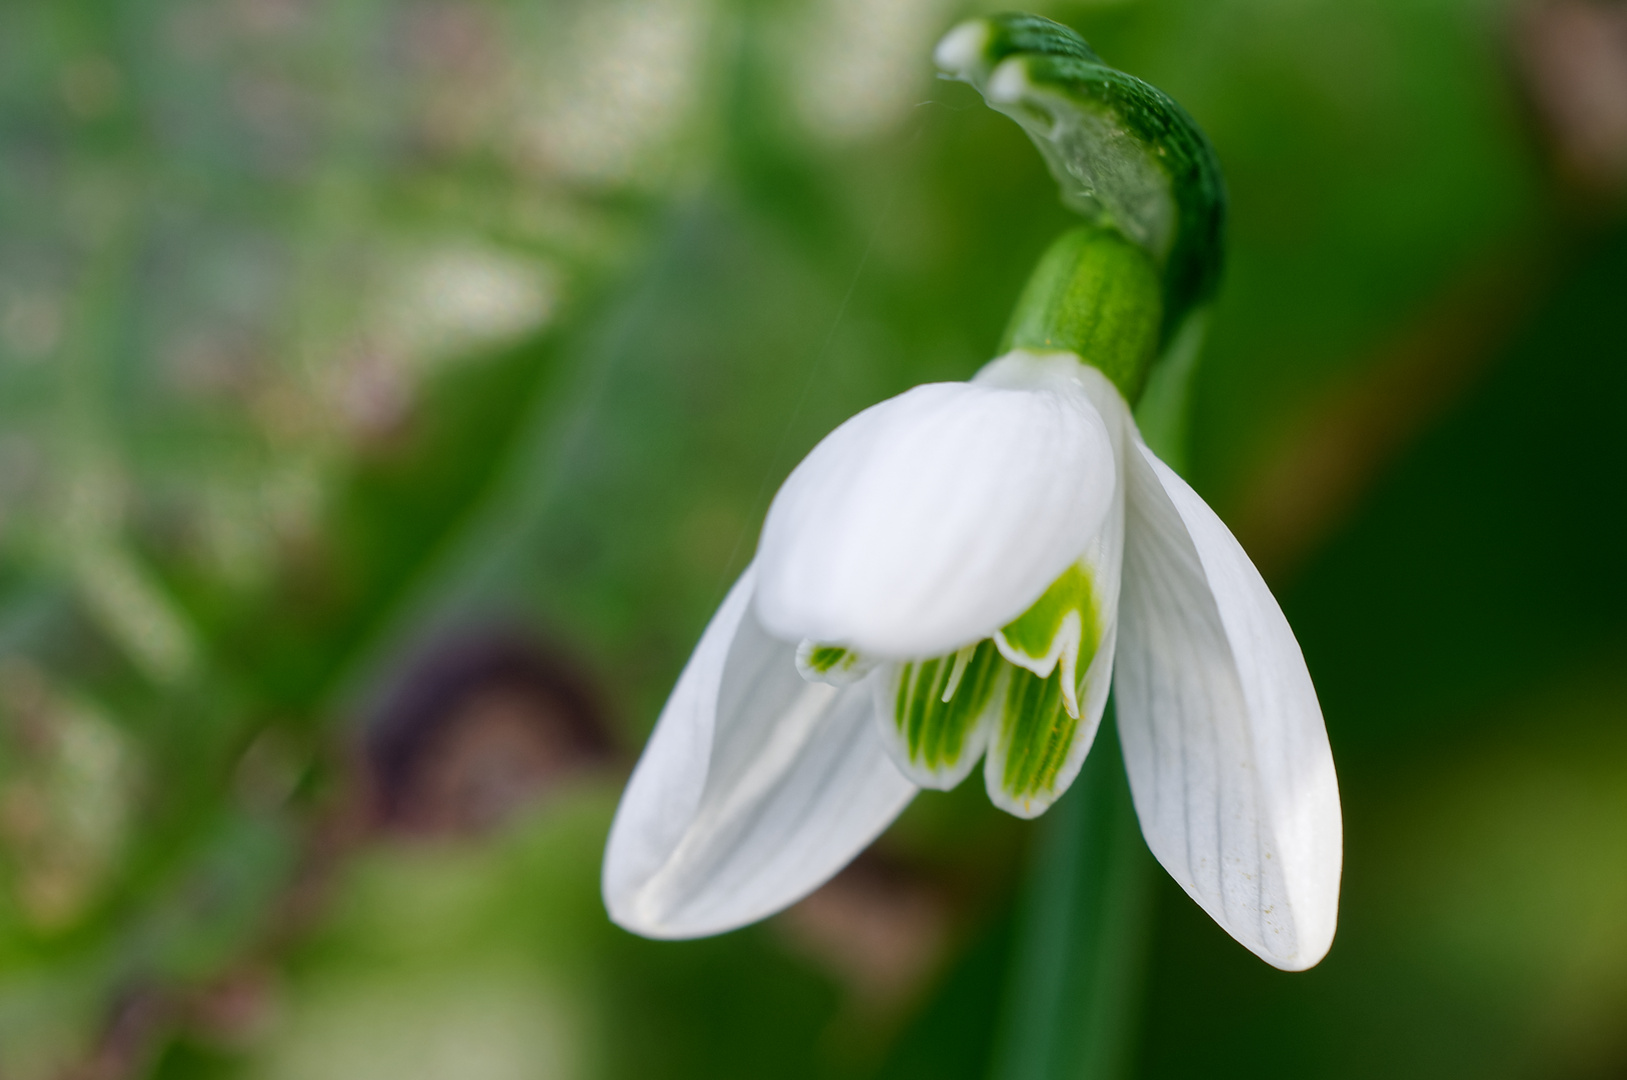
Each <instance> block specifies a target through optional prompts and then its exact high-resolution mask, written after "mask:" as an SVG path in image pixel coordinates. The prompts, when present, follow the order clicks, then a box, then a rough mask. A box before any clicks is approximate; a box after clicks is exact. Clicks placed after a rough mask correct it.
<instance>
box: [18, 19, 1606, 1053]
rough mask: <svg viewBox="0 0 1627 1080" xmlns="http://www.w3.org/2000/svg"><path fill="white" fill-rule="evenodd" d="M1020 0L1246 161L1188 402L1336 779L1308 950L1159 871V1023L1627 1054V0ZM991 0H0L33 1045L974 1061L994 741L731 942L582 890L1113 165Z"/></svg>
mask: <svg viewBox="0 0 1627 1080" xmlns="http://www.w3.org/2000/svg"><path fill="white" fill-rule="evenodd" d="M1034 6H1035V8H1036V9H1037V10H1039V11H1040V12H1041V13H1042V14H1045V15H1048V16H1051V17H1053V18H1057V19H1059V20H1062V21H1065V22H1068V23H1069V24H1071V25H1073V26H1075V27H1077V28H1078V29H1080V30H1081V31H1082V32H1083V33H1084V34H1085V35H1086V36H1087V37H1088V38H1089V39H1090V40H1091V42H1092V44H1093V46H1094V47H1095V48H1096V49H1097V51H1098V52H1100V53H1101V54H1102V56H1103V57H1104V58H1106V59H1107V60H1108V61H1109V62H1110V63H1112V64H1114V65H1115V66H1118V67H1121V68H1123V69H1124V70H1127V71H1130V72H1133V73H1135V74H1137V75H1139V76H1141V77H1143V78H1146V79H1147V80H1149V81H1151V82H1153V83H1155V84H1157V85H1158V86H1160V87H1163V88H1164V89H1166V90H1168V91H1169V92H1170V93H1171V94H1172V95H1174V96H1175V97H1176V98H1177V99H1178V100H1180V101H1181V102H1182V103H1183V104H1184V105H1185V106H1186V107H1187V109H1188V110H1189V111H1190V112H1191V113H1192V114H1193V115H1194V116H1195V117H1196V118H1197V120H1198V121H1199V123H1200V124H1202V125H1203V127H1204V128H1205V130H1206V131H1207V132H1208V133H1209V135H1210V137H1211V138H1212V140H1213V142H1214V143H1215V145H1216V147H1217V149H1218V151H1219V154H1220V157H1221V159H1222V162H1223V164H1224V166H1225V168H1226V172H1227V177H1228V182H1229V185H1230V192H1231V198H1232V208H1233V213H1232V222H1231V231H1230V244H1229V263H1228V270H1227V275H1226V280H1225V282H1224V285H1223V288H1222V292H1221V296H1220V300H1219V303H1218V304H1217V305H1216V307H1215V309H1214V311H1213V314H1212V317H1211V321H1210V325H1209V330H1210V333H1209V340H1208V345H1207V348H1206V351H1205V354H1204V358H1203V361H1202V366H1201V368H1200V369H1199V372H1198V375H1197V379H1196V383H1195V386H1194V390H1193V396H1192V404H1191V415H1190V421H1191V425H1192V426H1191V437H1190V442H1189V451H1188V455H1187V456H1188V460H1189V467H1190V472H1191V475H1192V478H1193V480H1194V482H1195V483H1196V484H1197V485H1198V486H1199V487H1200V488H1201V489H1202V490H1203V491H1204V493H1205V494H1206V495H1207V496H1209V497H1210V498H1211V499H1212V501H1213V502H1214V504H1215V505H1216V506H1217V507H1218V508H1219V509H1220V510H1221V512H1222V513H1223V515H1224V516H1226V517H1227V519H1228V520H1229V521H1231V522H1232V523H1233V525H1234V527H1235V528H1236V530H1237V532H1238V534H1239V536H1240V538H1241V539H1242V540H1243V542H1244V543H1245V545H1246V546H1248V547H1249V549H1250V550H1251V552H1253V553H1254V554H1255V556H1256V558H1257V559H1258V561H1259V562H1260V564H1261V566H1262V568H1263V569H1264V570H1265V571H1266V573H1267V576H1268V577H1269V578H1270V579H1271V580H1272V583H1273V585H1274V587H1276V588H1277V589H1278V592H1279V595H1280V596H1281V597H1282V599H1283V602H1284V606H1285V608H1286V610H1287V612H1288V614H1289V617H1290V619H1291V620H1292V621H1293V623H1294V625H1295V627H1296V629H1297V631H1298V633H1299V636H1300V640H1301V643H1302V645H1303V647H1304V649H1305V652H1306V656H1307V660H1308V661H1309V664H1310V667H1311V670H1312V673H1313V675H1314V676H1315V677H1316V678H1317V681H1318V686H1319V689H1320V692H1321V695H1322V700H1323V704H1324V708H1325V711H1326V713H1327V719H1328V724H1329V730H1330V733H1331V736H1332V739H1333V744H1334V750H1335V754H1336V757H1337V759H1338V762H1339V767H1340V777H1341V784H1342V789H1343V792H1344V799H1345V813H1346V827H1347V836H1348V839H1347V864H1346V888H1345V894H1344V910H1343V918H1342V926H1341V931H1340V939H1339V941H1338V942H1336V944H1335V946H1334V949H1333V952H1332V953H1331V954H1330V956H1329V957H1328V959H1327V960H1326V961H1325V962H1324V963H1323V965H1322V966H1320V967H1319V968H1318V969H1316V970H1315V971H1313V972H1311V973H1309V974H1307V975H1302V976H1285V975H1282V974H1280V973H1277V972H1275V971H1271V970H1268V969H1266V968H1265V967H1263V966H1262V965H1259V964H1258V962H1256V961H1254V960H1253V959H1252V958H1251V957H1249V956H1248V955H1247V954H1246V953H1244V952H1243V951H1242V950H1240V949H1238V948H1237V947H1236V946H1235V945H1233V944H1232V943H1231V942H1230V941H1229V940H1228V939H1226V938H1225V936H1224V934H1223V933H1221V932H1220V931H1219V930H1217V929H1216V928H1215V927H1213V926H1212V925H1210V924H1209V923H1208V922H1207V921H1206V920H1205V919H1204V918H1203V916H1202V915H1201V913H1200V912H1198V911H1197V909H1196V908H1195V907H1193V906H1192V905H1190V904H1189V903H1186V902H1184V901H1183V900H1182V898H1181V897H1180V896H1179V893H1178V890H1176V889H1175V888H1174V887H1173V886H1170V885H1168V883H1163V884H1161V885H1160V886H1159V887H1158V896H1157V900H1156V910H1155V915H1154V923H1155V928H1154V931H1153V934H1152V938H1153V941H1154V945H1153V951H1152V955H1151V956H1150V957H1149V959H1148V962H1147V967H1146V974H1145V979H1144V983H1143V985H1142V986H1141V987H1140V988H1139V989H1137V990H1132V991H1131V992H1133V993H1137V994H1138V995H1139V997H1138V1001H1139V1005H1138V1007H1137V1008H1136V1009H1135V1010H1132V1011H1133V1013H1134V1015H1136V1016H1137V1017H1138V1019H1137V1023H1138V1024H1139V1025H1140V1029H1141V1032H1140V1035H1139V1036H1138V1038H1137V1039H1136V1040H1135V1043H1136V1047H1137V1049H1136V1051H1135V1061H1134V1068H1133V1071H1135V1072H1136V1073H1137V1074H1138V1075H1145V1076H1149V1077H1150V1076H1172V1077H1173V1076H1182V1077H1185V1076H1193V1075H1204V1076H1218V1075H1226V1074H1229V1073H1232V1072H1238V1073H1247V1074H1249V1075H1255V1076H1258V1075H1262V1074H1263V1075H1270V1076H1284V1077H1287V1076H1306V1075H1317V1076H1351V1077H1357V1076H1362V1077H1365V1076H1373V1075H1386V1076H1417V1077H1452V1076H1465V1077H1469V1076H1472V1077H1477V1078H1483V1077H1504V1076H1506V1077H1520V1076H1528V1075H1545V1076H1561V1077H1578V1078H1580V1077H1593V1076H1607V1075H1615V1074H1617V1073H1619V1072H1620V1071H1621V1070H1622V1069H1623V1068H1627V1039H1624V1037H1623V1034H1622V1033H1623V1032H1624V1031H1627V930H1624V928H1627V921H1624V920H1623V919H1622V918H1621V916H1620V912H1622V911H1623V910H1627V734H1624V733H1627V725H1624V721H1627V685H1624V683H1623V681H1622V679H1621V676H1620V671H1621V670H1622V669H1623V659H1624V657H1627V614H1624V613H1627V575H1624V574H1623V573H1622V570H1621V565H1620V563H1621V560H1620V547H1621V537H1622V535H1623V533H1624V529H1627V511H1624V497H1623V495H1622V486H1621V477H1622V476H1623V475H1624V474H1627V442H1624V440H1623V436H1622V434H1621V431H1622V427H1621V424H1620V423H1619V419H1618V418H1617V415H1616V414H1617V412H1618V411H1619V403H1620V402H1622V401H1623V400H1627V346H1624V345H1623V339H1622V334H1621V329H1620V312H1621V307H1622V302H1623V297H1627V232H1624V231H1623V227H1622V218H1621V214H1620V209H1621V206H1622V202H1621V192H1622V185H1623V183H1624V182H1627V119H1624V118H1623V115H1622V112H1621V109H1620V104H1619V103H1620V102H1621V101H1627V13H1624V9H1623V8H1622V7H1621V5H1620V4H1619V3H1604V2H1602V0H1600V2H1595V3H1588V2H1583V0H1551V2H1537V0H1533V2H1530V3H1523V2H1521V3H1516V2H1515V0H1434V2H1427V3H1426V2H1423V0H1374V2H1371V3H1363V4H1348V3H1336V2H1333V0H1308V2H1306V3H1301V4H1297V5H1285V4H1282V3H1276V2H1271V0H1219V2H1214V0H1204V2H1199V0H1127V2H1123V3H1116V4H1085V5H1070V4H1036V5H1034ZM967 11H968V9H967V8H966V7H965V6H963V5H957V4H951V3H948V2H947V0H897V2H892V3H886V4H871V3H864V2H862V0H796V2H792V0H785V2H782V3H769V2H764V0H606V2H589V0H578V2H575V3H572V2H568V0H533V2H525V3H521V2H517V0H413V2H405V3H380V2H377V0H352V2H343V3H317V2H314V0H225V2H205V0H98V2H94V3H93V2H89V0H83V2H64V0H8V2H7V3H6V4H5V5H3V6H0V654H3V657H0V1077H4V1078H6V1080H43V1078H56V1077H96V1078H103V1077H108V1078H111V1077H134V1076H149V1075H150V1076H158V1077H165V1078H177V1080H178V1078H182V1077H245V1078H266V1080H273V1078H300V1080H322V1078H324V1077H328V1076H333V1077H339V1076H344V1077H347V1078H366V1077H371V1076H380V1077H382V1076H390V1077H392V1078H409V1080H413V1078H425V1080H429V1078H442V1077H458V1078H460V1080H463V1078H470V1080H486V1078H491V1080H507V1078H516V1080H518V1078H522V1077H598V1076H606V1077H621V1076H627V1077H640V1078H646V1077H674V1078H676V1077H689V1076H697V1077H698V1076H705V1077H742V1078H745V1077H764V1076H774V1077H799V1076H808V1077H848V1076H851V1077H870V1076H875V1077H887V1078H905V1077H916V1076H932V1077H934V1078H940V1080H946V1078H950V1077H962V1076H964V1077H980V1076H983V1075H985V1074H986V1072H987V1068H988V1061H989V1059H990V1054H991V1048H992V1047H993V1046H994V1045H995V1044H996V1041H997V1038H998V1033H997V1031H996V1030H995V1024H996V1017H997V1015H998V1009H999V1000H1000V996H1001V992H1002V989H1003V987H1004V986H1005V984H1006V981H1007V979H1008V978H1009V977H1010V974H1009V973H1010V970H1011V969H1010V963H1009V951H1010V950H1009V943H1010V940H1011V936H1012V935H1011V931H1010V923H1011V918H1012V916H1011V914H1010V911H1011V906H1012V896H1013V892H1014V889H1015V883H1016V882H1017V881H1018V879H1019V877H1020V873H1019V869H1020V865H1021V862H1022V854H1023V850H1024V848H1025V846H1026V843H1027V839H1028V836H1029V829H1028V827H1026V826H1023V825H1021V824H1020V823H1017V822H1015V821H1012V820H1008V819H1004V818H1002V817H1000V816H999V815H997V814H996V813H995V812H993V811H990V810H988V809H987V807H986V806H985V805H984V804H983V801H982V800H981V798H980V797H966V796H967V793H965V792H961V793H955V794H951V795H949V796H938V795H926V796H923V797H922V798H921V799H919V800H918V802H917V805H916V806H915V807H914V808H912V810H911V811H910V812H909V814H907V815H906V817H905V818H904V819H903V820H902V821H901V822H900V823H899V825H898V826H897V827H896V828H895V829H894V830H893V831H892V832H891V833H890V834H889V835H888V836H887V837H886V838H884V840H883V841H882V843H881V844H880V845H879V847H878V851H877V853H876V854H875V855H873V856H867V857H866V858H865V859H863V860H861V862H860V863H859V864H857V865H856V867H855V868H854V869H853V870H852V871H850V872H848V873H847V874H845V875H844V876H843V877H842V878H840V879H838V881H837V882H835V883H833V884H832V885H831V886H830V887H828V888H827V889H825V890H823V891H821V892H820V893H819V894H817V895H816V896H815V897H813V898H811V899H810V900H809V901H807V902H806V903H805V904H803V905H801V906H799V907H798V908H796V909H794V910H793V911H791V912H789V913H787V915H785V916H783V917H781V918H779V919H776V920H773V921H771V922H770V923H768V924H767V925H765V926H762V927H757V928H753V929H750V930H747V931H742V932H740V933H737V934H734V935H730V936H727V937H724V938H721V939H716V940H711V941H704V942H695V943H683V944H657V943H651V942H644V941H640V940H637V939H634V938H631V937H629V936H628V935H625V934H623V933H621V932H620V931H617V930H615V929H613V928H611V927H610V926H609V925H608V923H607V922H606V921H605V919H604V916H603V913H602V910H601V908H600V906H599V902H598V897H597V863H598V857H599V850H600V844H601V843H602V838H603V834H604V831H605V829H606V827H607V824H608V820H609V814H610V812H611V809H612V807H613V804H614V796H615V793H616V791H617V789H618V787H619V782H620V778H621V776H622V775H624V769H625V766H626V763H627V762H628V761H630V760H631V755H632V754H633V753H634V752H635V751H636V749H637V747H638V745H639V742H640V739H641V737H642V735H643V733H644V732H646V731H647V730H648V727H649V725H650V724H651V723H652V722H653V718H654V715H655V713H656V711H657V709H658V708H659V705H660V702H661V700H662V699H663V697H664V694H665V692H666V690H667V689H668V687H669V686H670V685H671V682H672V680H673V678H674V677H675V675H676V673H677V671H678V669H679V667H680V666H681V664H682V662H683V659H684V657H685V656H686V655H687V652H688V649H689V647H690V645H691V644H692V643H693V641H694V639H695V638H696V636H697V635H698V633H699V630H700V628H701V626H702V625H703V624H704V621H705V619H706V617H707V615H708V614H709V613H710V610H711V609H712V607H713V606H715V604H716V603H717V601H718V600H719V599H720V598H721V596H722V594H723V592H724V590H725V588H726V586H727V584H728V582H729V581H730V580H731V578H732V575H734V574H735V573H737V572H738V571H739V570H740V568H741V567H742V566H743V565H744V564H745V561H746V560H747V559H748V558H749V555H750V551H751V549H752V545H753V543H754V538H755V529H756V527H757V525H758V524H759V521H760V518H761V515H762V513H763V511H764V509H765V508H766V503H767V498H768V496H769V495H770V494H771V493H772V491H773V490H774V488H775V486H776V485H777V484H778V483H779V481H780V480H781V479H782V478H783V476H784V475H785V473H786V472H788V471H789V469H790V467H791V466H792V465H793V464H794V463H795V461H796V460H797V459H798V458H799V457H800V456H801V454H802V453H804V452H805V451H806V450H807V449H808V448H809V447H810V446H811V445H812V444H813V443H814V442H815V441H816V440H817V439H818V438H819V436H820V435H821V434H823V433H824V432H825V431H827V430H828V429H829V428H831V427H832V426H834V425H835V424H836V423H837V422H839V421H840V420H841V419H842V418H844V417H845V416H847V415H849V414H851V413H852V412H854V411H856V410H858V409H860V408H862V407H864V406H866V405H868V404H870V403H872V402H874V401H876V400H879V399H881V398H882V397H885V396H887V395H890V394H893V393H896V392H899V391H901V390H903V389H905V388H906V387H908V386H910V385H912V384H914V383H917V382H922V381H927V380H932V379H945V378H963V377H965V376H967V375H969V374H970V373H971V372H972V371H974V370H975V369H976V367H977V366H978V365H979V364H980V363H982V362H983V361H984V360H986V359H988V358H989V355H988V354H989V351H990V350H991V349H992V348H993V346H994V343H995V342H996V340H997V339H998V335H999V331H1000V328H1001V326H1002V324H1003V322H1004V320H1005V317H1006V315H1007V313H1008V311H1009V306H1010V304H1011V302H1012V301H1013V299H1014V298H1015V296H1016V293H1017V290H1018V289H1019V288H1020V286H1021V283H1022V281H1023V279H1024V277H1025V275H1026V272H1027V270H1028V268H1029V267H1030V266H1031V265H1032V262H1033V260H1034V259H1035V258H1036V257H1037V255H1038V254H1039V252H1040V251H1041V250H1042V249H1043V247H1044V245H1045V244H1046V242H1047V241H1048V240H1049V239H1050V238H1051V237H1052V236H1053V235H1054V234H1055V233H1056V232H1057V231H1058V230H1059V229H1060V228H1062V227H1064V226H1065V225H1066V224H1067V223H1068V222H1069V218H1068V215H1067V214H1066V213H1065V211H1063V210H1062V209H1061V207H1060V206H1059V205H1058V203H1057V199H1056V194H1055V190H1054V187H1053V186H1052V184H1051V181H1050V180H1049V178H1048V177H1047V176H1046V175H1045V172H1044V168H1043V165H1042V164H1041V162H1040V161H1039V159H1038V157H1037V155H1036V154H1035V153H1034V152H1033V150H1032V148H1031V147H1030V146H1029V145H1028V143H1027V141H1026V139H1025V138H1024V137H1023V135H1022V134H1021V132H1020V131H1019V130H1018V129H1017V128H1016V127H1015V126H1014V125H1012V124H1011V123H1010V122H1009V121H1008V120H1006V119H1004V118H1003V117H1000V116H998V115H995V114H994V113H992V112H990V111H989V110H987V109H985V108H984V107H983V106H982V105H981V103H980V102H979V101H978V100H977V97H976V95H975V94H974V93H973V92H972V91H970V90H969V89H967V88H965V87H961V86H958V85H949V84H943V83H936V82H934V81H932V80H931V79H930V77H929V73H930V70H931V67H930V63H929V56H930V49H931V45H932V43H933V42H934V41H935V40H936V38H937V37H938V35H939V34H941V33H942V32H943V31H944V30H945V29H947V27H948V26H950V25H951V24H952V23H953V21H954V20H955V18H957V17H958V16H960V15H963V14H965V13H967ZM538 642H542V643H543V644H541V645H538V644H537V643H538ZM971 795H972V796H977V793H976V792H972V793H971ZM1160 880H1162V879H1160Z"/></svg>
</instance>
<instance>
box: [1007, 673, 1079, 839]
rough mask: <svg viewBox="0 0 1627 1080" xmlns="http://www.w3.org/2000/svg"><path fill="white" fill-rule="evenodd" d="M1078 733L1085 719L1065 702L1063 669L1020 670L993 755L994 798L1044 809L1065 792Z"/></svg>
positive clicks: (1032, 810)
mask: <svg viewBox="0 0 1627 1080" xmlns="http://www.w3.org/2000/svg"><path fill="white" fill-rule="evenodd" d="M1078 734H1079V718H1078V717H1077V716H1070V715H1069V713H1068V710H1067V709H1066V708H1065V707H1064V704H1063V700H1062V679H1061V672H1054V673H1052V674H1051V675H1050V676H1049V677H1047V678H1041V677H1040V676H1038V675H1035V674H1034V673H1033V672H1031V671H1026V670H1023V669H1022V668H1016V669H1014V670H1013V671H1012V673H1011V680H1010V682H1009V683H1007V685H1006V692H1005V696H1004V700H1003V701H1002V702H1001V708H1000V719H999V721H998V729H997V731H996V732H995V751H994V752H993V753H991V754H990V756H989V763H988V769H987V773H986V776H987V780H988V785H989V794H990V795H991V797H994V799H995V801H996V802H997V803H999V804H1000V805H1001V806H1004V807H1006V808H1007V809H1010V810H1013V812H1022V813H1024V816H1033V815H1035V814H1038V813H1039V812H1041V811H1043V810H1044V809H1045V808H1046V807H1048V806H1049V805H1050V804H1051V803H1052V802H1053V801H1055V799H1056V797H1057V796H1058V795H1060V794H1061V791H1060V790H1059V782H1060V780H1061V775H1062V769H1063V766H1064V765H1065V764H1066V762H1067V760H1068V751H1069V750H1070V749H1071V748H1072V747H1073V742H1074V739H1075V737H1076V736H1077V735H1078Z"/></svg>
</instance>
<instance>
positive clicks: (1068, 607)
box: [994, 563, 1102, 720]
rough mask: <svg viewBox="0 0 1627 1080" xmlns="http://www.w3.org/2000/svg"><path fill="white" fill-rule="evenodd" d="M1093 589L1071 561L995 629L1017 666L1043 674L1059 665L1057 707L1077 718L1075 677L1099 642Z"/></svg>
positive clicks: (1078, 565)
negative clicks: (1030, 602)
mask: <svg viewBox="0 0 1627 1080" xmlns="http://www.w3.org/2000/svg"><path fill="white" fill-rule="evenodd" d="M1101 639H1102V629H1101V618H1100V615H1099V613H1098V611H1097V604H1096V590H1095V588H1094V587H1093V586H1092V585H1091V580H1090V572H1089V570H1088V569H1087V568H1086V567H1085V566H1084V564H1083V563H1074V564H1073V565H1072V566H1070V567H1068V568H1067V569H1066V570H1064V571H1063V572H1062V576H1061V577H1059V578H1057V579H1056V580H1055V581H1053V582H1052V583H1051V587H1050V588H1048V589H1046V590H1045V592H1044V594H1043V595H1041V596H1040V598H1039V599H1038V600H1036V601H1034V605H1033V606H1032V607H1030V608H1029V609H1028V610H1027V611H1025V612H1023V613H1022V614H1021V615H1019V616H1017V618H1016V619H1014V620H1013V621H1012V622H1009V623H1007V624H1006V625H1005V626H1004V627H1003V628H1002V629H1001V630H1000V631H998V632H997V633H996V634H995V635H994V642H995V644H996V645H997V646H998V647H999V649H1000V653H1001V655H1002V656H1004V657H1005V658H1006V659H1007V660H1009V661H1011V662H1012V663H1013V664H1015V665H1016V666H1017V667H1019V668H1022V669H1024V670H1026V671H1028V672H1031V673H1032V674H1033V675H1034V676H1036V677H1037V678H1039V679H1045V678H1047V677H1049V676H1050V674H1051V672H1052V671H1054V670H1056V669H1057V667H1058V666H1059V665H1060V667H1061V669H1062V670H1061V678H1060V679H1059V680H1058V681H1057V687H1058V692H1059V694H1060V695H1061V697H1060V700H1061V703H1062V708H1063V709H1064V710H1065V711H1066V712H1067V714H1068V716H1069V717H1070V718H1072V719H1073V720H1078V719H1079V681H1080V677H1081V676H1082V674H1083V672H1084V669H1085V668H1087V667H1089V666H1090V661H1091V658H1092V657H1094V656H1095V655H1096V649H1097V647H1098V646H1099V645H1100V644H1101Z"/></svg>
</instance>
